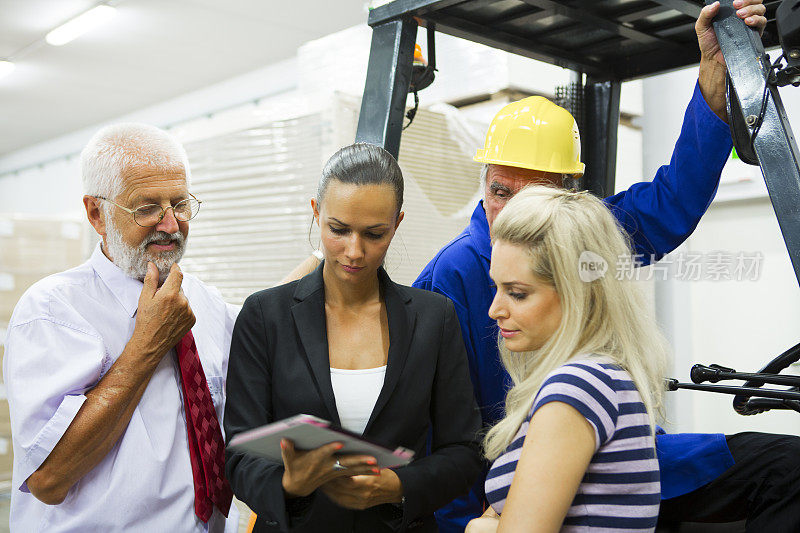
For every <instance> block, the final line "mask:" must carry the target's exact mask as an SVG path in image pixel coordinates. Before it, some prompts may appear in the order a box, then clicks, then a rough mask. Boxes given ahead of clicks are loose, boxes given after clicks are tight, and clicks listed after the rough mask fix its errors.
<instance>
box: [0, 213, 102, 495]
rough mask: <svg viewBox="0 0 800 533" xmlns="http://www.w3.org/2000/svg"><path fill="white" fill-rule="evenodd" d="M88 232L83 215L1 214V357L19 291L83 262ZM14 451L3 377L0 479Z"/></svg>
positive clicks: (5, 475)
mask: <svg viewBox="0 0 800 533" xmlns="http://www.w3.org/2000/svg"><path fill="white" fill-rule="evenodd" d="M88 234H89V232H88V231H87V224H86V223H85V222H83V221H81V220H80V219H78V218H65V217H31V216H24V215H0V362H2V357H3V351H4V346H3V343H4V342H5V337H6V328H7V327H8V322H9V321H10V320H11V313H12V312H13V311H14V306H15V305H16V304H17V301H18V300H19V298H20V296H22V294H23V293H24V292H25V291H26V290H28V287H30V286H31V285H33V284H34V283H35V282H36V281H38V280H40V279H42V278H44V277H46V276H48V275H50V274H53V273H55V272H61V271H63V270H67V269H69V268H72V267H75V266H77V265H79V264H81V263H82V262H83V261H84V260H85V258H86V256H87V253H88ZM12 457H13V456H12V452H11V421H10V418H9V411H8V401H7V400H6V387H5V383H0V481H2V480H6V479H10V478H11V464H12Z"/></svg>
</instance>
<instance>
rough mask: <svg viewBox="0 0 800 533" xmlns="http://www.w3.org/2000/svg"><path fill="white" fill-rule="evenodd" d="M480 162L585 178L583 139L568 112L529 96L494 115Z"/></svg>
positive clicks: (479, 151)
mask: <svg viewBox="0 0 800 533" xmlns="http://www.w3.org/2000/svg"><path fill="white" fill-rule="evenodd" d="M473 159H474V160H475V161H478V162H479V163H488V164H490V165H505V166H509V167H519V168H529V169H533V170H541V171H543V172H555V173H560V174H576V175H579V176H582V175H583V170H584V164H583V163H581V136H580V133H578V124H577V123H576V122H575V119H574V118H573V117H572V115H570V113H569V111H567V110H566V109H564V108H563V107H559V106H557V105H556V104H554V103H553V102H551V101H550V100H548V99H547V98H543V97H541V96H529V97H528V98H523V99H522V100H519V101H518V102H512V103H510V104H508V105H507V106H505V107H504V108H503V109H501V110H500V111H499V112H498V113H497V115H495V117H494V119H493V120H492V123H491V124H490V125H489V131H487V132H486V146H484V147H483V148H481V149H479V150H478V151H477V153H476V154H475V157H474V158H473Z"/></svg>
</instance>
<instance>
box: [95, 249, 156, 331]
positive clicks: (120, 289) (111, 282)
mask: <svg viewBox="0 0 800 533" xmlns="http://www.w3.org/2000/svg"><path fill="white" fill-rule="evenodd" d="M89 263H90V264H91V265H92V268H93V269H94V271H95V272H97V275H98V276H100V279H102V280H103V283H105V284H106V287H108V290H110V291H111V294H113V295H114V298H116V299H117V301H118V302H119V303H120V305H122V307H123V308H124V309H125V311H126V312H127V313H128V315H129V316H131V317H132V316H133V315H135V314H136V310H137V309H138V308H139V296H140V295H141V294H142V286H143V284H142V282H141V281H139V280H138V279H133V278H131V277H129V276H127V275H126V274H125V273H124V272H122V269H121V268H119V267H118V266H117V265H115V264H114V263H112V262H111V261H109V259H108V257H106V256H105V254H104V253H103V250H101V249H100V244H99V243H98V244H97V247H96V248H95V249H94V252H93V253H92V257H91V258H90V259H89Z"/></svg>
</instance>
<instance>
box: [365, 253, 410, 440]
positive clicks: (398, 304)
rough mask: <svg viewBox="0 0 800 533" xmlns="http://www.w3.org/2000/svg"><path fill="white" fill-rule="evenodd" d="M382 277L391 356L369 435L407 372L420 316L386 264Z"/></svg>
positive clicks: (373, 410) (368, 424)
mask: <svg viewBox="0 0 800 533" xmlns="http://www.w3.org/2000/svg"><path fill="white" fill-rule="evenodd" d="M378 277H379V279H380V281H381V287H382V288H383V291H384V301H385V302H386V317H387V319H388V321H389V358H388V361H387V362H386V378H385V379H384V381H383V388H382V389H381V392H380V394H379V395H378V400H377V401H376V402H375V407H374V408H373V409H372V414H371V415H370V417H369V422H367V427H366V428H365V429H364V434H365V435H366V434H367V433H369V430H370V427H371V426H372V424H373V423H374V422H375V419H376V418H377V417H378V415H379V414H380V412H381V410H382V409H383V408H384V407H385V406H386V403H387V402H388V401H389V398H391V396H392V393H393V392H394V388H395V386H396V385H397V382H398V381H399V380H400V374H402V373H403V367H404V366H405V364H406V359H408V348H409V346H410V345H411V336H412V334H413V332H414V324H415V323H416V319H417V317H416V314H414V313H412V312H411V311H410V309H409V308H408V306H407V305H406V304H407V303H408V302H409V301H411V296H410V295H409V294H408V293H406V291H404V290H403V288H402V287H400V286H398V285H397V284H395V283H394V282H393V281H392V280H391V279H389V276H388V274H386V271H385V270H383V268H381V269H380V270H379V271H378Z"/></svg>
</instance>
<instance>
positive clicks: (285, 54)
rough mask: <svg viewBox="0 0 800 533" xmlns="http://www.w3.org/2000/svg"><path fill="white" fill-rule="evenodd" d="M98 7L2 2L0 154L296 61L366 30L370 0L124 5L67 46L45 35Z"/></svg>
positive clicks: (80, 0) (53, 0) (128, 0)
mask: <svg viewBox="0 0 800 533" xmlns="http://www.w3.org/2000/svg"><path fill="white" fill-rule="evenodd" d="M97 3H98V2H97V1H96V0H0V13H2V16H1V17H0V59H2V58H10V59H13V60H14V61H15V63H16V65H17V68H16V70H15V71H14V72H13V73H11V74H10V75H9V76H7V77H5V78H3V79H0V117H2V118H0V156H3V155H4V154H8V153H9V152H11V151H14V150H16V149H19V148H22V147H26V146H29V145H31V144H34V143H37V142H40V141H45V140H48V139H51V138H54V137H57V136H60V135H63V134H65V133H69V132H72V131H74V130H77V129H80V128H84V127H87V126H90V125H93V124H96V123H98V122H102V121H105V120H108V119H111V118H113V117H116V116H119V115H123V114H126V113H130V112H132V111H135V110H138V109H141V108H144V107H147V106H150V105H153V104H156V103H159V102H162V101H164V100H167V99H170V98H173V97H176V96H178V95H181V94H185V93H187V92H190V91H193V90H196V89H199V88H202V87H206V86H208V85H211V84H214V83H217V82H220V81H222V80H225V79H228V78H231V77H233V76H237V75H239V74H244V73H246V72H250V71H252V70H255V69H258V68H260V67H264V66H266V65H269V64H271V63H275V62H277V61H280V60H283V59H287V58H290V57H293V56H294V55H295V52H296V51H297V48H298V47H299V46H300V45H302V44H303V43H305V42H307V41H309V40H312V39H316V38H319V37H322V36H324V35H327V34H329V33H333V32H335V31H338V30H341V29H344V28H347V27H350V26H354V25H357V24H362V23H366V18H367V9H366V7H365V6H366V4H367V2H366V0H335V1H331V0H305V1H293V2H285V1H279V0H169V1H164V0H119V1H116V2H113V4H114V5H115V6H116V7H117V14H116V16H115V17H114V18H113V19H112V20H111V21H110V22H107V23H106V24H104V25H103V26H101V27H98V28H95V29H94V30H92V31H90V32H89V33H87V34H85V35H83V36H82V37H80V38H78V39H76V40H75V41H72V42H71V43H68V44H66V45H64V46H60V47H54V46H50V45H47V44H43V43H42V40H43V37H44V35H45V34H46V33H47V32H48V31H50V30H51V29H53V28H54V27H56V26H58V25H59V24H61V23H63V22H65V21H66V20H69V19H71V18H72V17H74V16H75V15H78V14H80V13H82V12H84V11H85V10H87V9H89V8H91V7H93V6H94V5H95V4H97Z"/></svg>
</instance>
